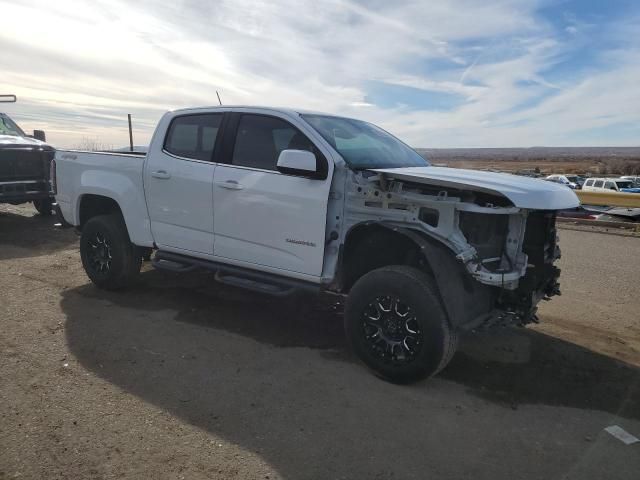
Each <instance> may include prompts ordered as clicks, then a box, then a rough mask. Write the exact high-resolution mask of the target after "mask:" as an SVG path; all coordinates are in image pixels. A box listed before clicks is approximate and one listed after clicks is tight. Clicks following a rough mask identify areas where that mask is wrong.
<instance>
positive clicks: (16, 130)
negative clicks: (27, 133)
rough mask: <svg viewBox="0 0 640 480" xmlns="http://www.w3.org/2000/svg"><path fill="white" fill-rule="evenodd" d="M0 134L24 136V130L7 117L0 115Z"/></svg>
mask: <svg viewBox="0 0 640 480" xmlns="http://www.w3.org/2000/svg"><path fill="white" fill-rule="evenodd" d="M0 135H12V136H16V137H24V132H23V131H22V130H21V129H20V127H19V126H18V125H16V124H15V122H14V121H13V120H11V119H10V118H9V117H7V116H5V115H0Z"/></svg>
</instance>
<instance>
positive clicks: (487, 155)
mask: <svg viewBox="0 0 640 480" xmlns="http://www.w3.org/2000/svg"><path fill="white" fill-rule="evenodd" d="M416 150H417V151H418V153H420V154H421V155H423V156H425V157H426V158H428V159H429V160H431V161H432V162H440V161H473V160H482V161H487V160H497V161H500V160H509V161H512V162H513V161H522V162H530V161H535V160H540V161H560V162H562V161H567V160H576V161H579V160H582V161H584V160H594V161H597V160H604V159H617V160H634V161H640V147H531V148H417V149H416Z"/></svg>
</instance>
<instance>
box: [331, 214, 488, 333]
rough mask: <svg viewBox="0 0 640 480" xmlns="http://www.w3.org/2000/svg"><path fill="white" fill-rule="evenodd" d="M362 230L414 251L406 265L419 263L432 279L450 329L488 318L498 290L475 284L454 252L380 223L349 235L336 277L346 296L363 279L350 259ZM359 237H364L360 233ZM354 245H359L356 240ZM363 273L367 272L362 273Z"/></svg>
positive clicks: (363, 225) (360, 226) (417, 234)
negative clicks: (352, 268) (386, 236)
mask: <svg viewBox="0 0 640 480" xmlns="http://www.w3.org/2000/svg"><path fill="white" fill-rule="evenodd" d="M363 229H369V232H372V231H385V232H387V233H388V234H389V235H394V236H396V237H395V238H397V239H399V238H402V239H404V240H403V241H402V242H401V243H396V244H394V246H396V247H400V248H410V249H411V250H412V254H411V255H407V256H406V257H405V261H404V262H403V263H404V264H409V265H411V264H412V263H413V262H415V261H416V260H418V262H417V264H414V265H415V266H417V267H419V268H421V269H423V270H425V271H426V272H427V273H429V274H430V275H432V277H433V278H434V281H435V285H436V288H437V293H438V295H439V297H440V300H441V301H442V305H443V308H444V310H445V313H446V315H447V319H448V320H449V322H450V324H451V326H453V327H460V326H462V325H465V324H469V323H471V322H473V321H474V320H476V319H477V318H479V317H482V316H484V315H487V314H489V312H490V311H491V310H492V309H493V306H494V303H495V290H496V289H495V288H494V287H489V286H487V285H483V284H481V283H480V282H478V281H476V280H475V279H474V278H473V277H472V276H471V275H470V274H469V272H468V271H467V269H466V268H465V266H464V265H463V264H462V263H461V262H460V261H459V260H458V259H456V256H455V253H454V252H453V250H451V248H449V247H448V246H447V245H445V244H444V243H442V242H441V241H439V240H438V239H436V238H432V237H430V236H428V235H427V234H425V233H423V232H420V231H418V230H414V229H411V228H406V227H398V226H396V225H392V224H389V223H385V222H379V221H372V222H362V223H358V224H356V225H354V226H352V227H351V228H350V229H349V231H348V232H347V235H346V236H345V242H344V244H343V248H342V252H341V253H342V255H341V257H342V258H341V260H340V264H339V265H340V268H339V271H338V275H337V285H338V288H339V289H341V290H342V291H344V292H347V291H348V290H349V288H350V287H351V285H352V284H353V283H354V282H355V280H357V278H359V277H360V276H361V274H360V275H359V274H356V278H355V279H354V278H353V276H354V275H353V273H352V272H350V271H349V268H350V266H349V259H348V258H347V257H348V255H349V254H350V253H351V250H352V249H353V248H354V247H353V242H354V240H353V239H354V237H352V236H351V235H353V234H358V232H359V231H360V232H362V231H363ZM360 236H363V234H362V233H360ZM350 239H351V241H350ZM355 241H356V242H357V238H356V239H355ZM409 246H410V247H409ZM398 258H401V257H398ZM380 266H383V265H377V264H373V268H377V267H380ZM358 273H360V272H358ZM362 273H366V271H364V269H363V271H362Z"/></svg>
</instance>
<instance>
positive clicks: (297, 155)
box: [277, 150, 318, 177]
mask: <svg viewBox="0 0 640 480" xmlns="http://www.w3.org/2000/svg"><path fill="white" fill-rule="evenodd" d="M316 163H317V161H316V156H315V155H314V154H313V153H311V152H309V151H307V150H282V152H280V155H279V156H278V163H277V168H278V171H279V172H281V173H286V174H288V175H299V176H302V177H313V176H315V175H316V173H317V171H318V170H317V167H316Z"/></svg>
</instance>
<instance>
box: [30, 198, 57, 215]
mask: <svg viewBox="0 0 640 480" xmlns="http://www.w3.org/2000/svg"><path fill="white" fill-rule="evenodd" d="M33 206H34V207H35V208H36V210H37V211H38V213H39V214H40V215H42V216H43V217H50V216H51V214H52V213H53V200H51V199H50V198H43V199H40V200H34V201H33Z"/></svg>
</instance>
